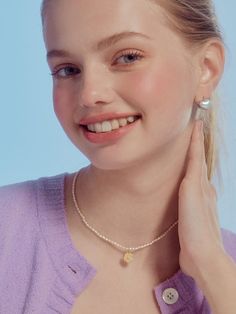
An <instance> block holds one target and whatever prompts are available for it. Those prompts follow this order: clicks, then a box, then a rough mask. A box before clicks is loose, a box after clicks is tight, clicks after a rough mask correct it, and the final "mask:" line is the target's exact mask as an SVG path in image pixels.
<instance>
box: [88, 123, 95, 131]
mask: <svg viewBox="0 0 236 314" xmlns="http://www.w3.org/2000/svg"><path fill="white" fill-rule="evenodd" d="M87 127H88V129H89V131H92V132H95V126H94V124H88V125H87Z"/></svg>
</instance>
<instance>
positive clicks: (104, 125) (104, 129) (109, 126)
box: [102, 121, 112, 132]
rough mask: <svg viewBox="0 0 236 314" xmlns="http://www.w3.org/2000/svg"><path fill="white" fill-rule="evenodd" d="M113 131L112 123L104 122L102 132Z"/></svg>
mask: <svg viewBox="0 0 236 314" xmlns="http://www.w3.org/2000/svg"><path fill="white" fill-rule="evenodd" d="M111 130H112V126H111V123H110V122H109V121H103V122H102V132H110V131H111Z"/></svg>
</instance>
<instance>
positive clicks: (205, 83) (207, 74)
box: [195, 39, 225, 102]
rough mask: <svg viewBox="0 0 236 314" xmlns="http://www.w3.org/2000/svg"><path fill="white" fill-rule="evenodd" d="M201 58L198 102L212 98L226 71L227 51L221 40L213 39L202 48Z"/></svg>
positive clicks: (196, 98)
mask: <svg viewBox="0 0 236 314" xmlns="http://www.w3.org/2000/svg"><path fill="white" fill-rule="evenodd" d="M199 56H200V58H199V65H200V77H199V86H198V90H197V93H196V97H195V100H196V102H200V101H202V99H203V98H211V95H212V93H213V92H214V90H215V89H216V87H217V85H218V83H219V81H220V78H221V76H222V74H223V71H224V63H225V49H224V45H223V43H222V42H221V41H220V40H219V39H212V40H210V41H209V42H207V43H206V45H205V46H204V47H203V48H202V50H201V53H200V55H199Z"/></svg>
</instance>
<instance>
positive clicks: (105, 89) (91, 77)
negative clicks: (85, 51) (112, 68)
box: [79, 69, 114, 108]
mask: <svg viewBox="0 0 236 314" xmlns="http://www.w3.org/2000/svg"><path fill="white" fill-rule="evenodd" d="M104 72H105V71H98V70H97V71H95V69H93V70H92V69H90V70H87V71H86V73H85V72H84V73H83V78H82V81H81V85H80V90H79V104H80V106H81V107H85V108H89V107H96V106H98V105H106V104H110V103H112V101H113V99H114V92H113V89H112V86H111V79H108V75H107V74H106V73H104Z"/></svg>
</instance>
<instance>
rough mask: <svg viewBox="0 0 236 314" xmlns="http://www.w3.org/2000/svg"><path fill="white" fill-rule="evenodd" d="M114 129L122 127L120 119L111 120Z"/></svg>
mask: <svg viewBox="0 0 236 314" xmlns="http://www.w3.org/2000/svg"><path fill="white" fill-rule="evenodd" d="M111 126H112V130H117V129H119V127H120V124H119V121H118V120H116V119H113V120H111Z"/></svg>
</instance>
